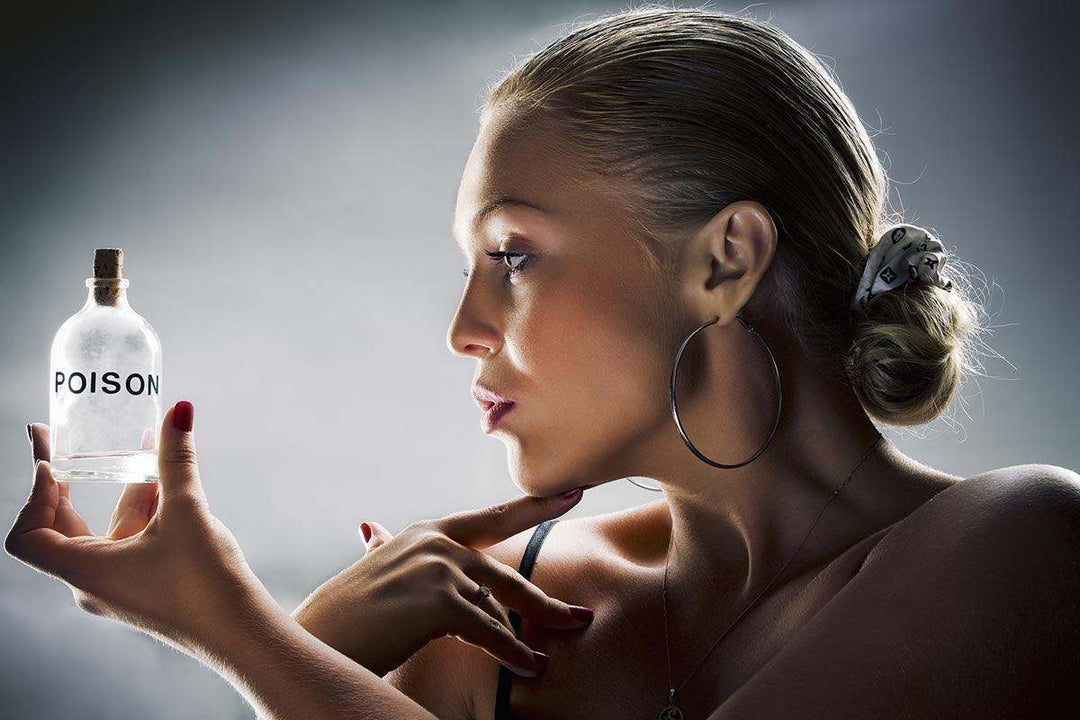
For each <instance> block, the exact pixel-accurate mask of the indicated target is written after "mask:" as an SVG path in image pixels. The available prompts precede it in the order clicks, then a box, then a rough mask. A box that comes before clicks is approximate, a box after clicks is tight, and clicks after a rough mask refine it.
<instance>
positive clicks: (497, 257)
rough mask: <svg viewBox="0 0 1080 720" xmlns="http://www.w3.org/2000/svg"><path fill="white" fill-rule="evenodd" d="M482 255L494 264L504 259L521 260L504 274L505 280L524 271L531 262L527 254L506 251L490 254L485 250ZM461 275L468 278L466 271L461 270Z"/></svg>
mask: <svg viewBox="0 0 1080 720" xmlns="http://www.w3.org/2000/svg"><path fill="white" fill-rule="evenodd" d="M484 254H485V255H487V256H488V257H489V258H491V259H492V260H494V261H495V262H500V261H504V260H505V259H506V258H522V260H521V262H519V263H518V264H517V265H514V266H509V267H510V270H509V271H508V272H507V273H506V277H507V278H510V277H513V276H515V275H517V274H518V273H520V272H521V271H522V269H524V267H525V266H526V265H528V264H529V261H530V260H531V258H530V257H529V254H528V253H522V252H512V251H508V250H500V251H499V252H491V251H490V250H485V251H484ZM461 274H462V275H463V276H465V277H469V271H468V269H465V270H462V271H461Z"/></svg>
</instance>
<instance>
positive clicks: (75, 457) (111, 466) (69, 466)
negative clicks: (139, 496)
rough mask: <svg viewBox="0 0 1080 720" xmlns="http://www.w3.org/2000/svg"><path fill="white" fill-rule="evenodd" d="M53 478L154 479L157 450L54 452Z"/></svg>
mask: <svg viewBox="0 0 1080 720" xmlns="http://www.w3.org/2000/svg"><path fill="white" fill-rule="evenodd" d="M52 470H53V478H54V479H56V480H63V481H65V482H104V483H143V482H156V481H157V479H158V472H157V451H156V450H133V451H121V452H111V453H71V454H68V455H58V456H54V457H53V459H52Z"/></svg>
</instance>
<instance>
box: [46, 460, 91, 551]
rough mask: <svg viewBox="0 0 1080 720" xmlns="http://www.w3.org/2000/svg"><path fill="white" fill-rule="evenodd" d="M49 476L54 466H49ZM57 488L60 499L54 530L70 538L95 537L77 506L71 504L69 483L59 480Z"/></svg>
mask: <svg viewBox="0 0 1080 720" xmlns="http://www.w3.org/2000/svg"><path fill="white" fill-rule="evenodd" d="M49 474H50V476H51V475H52V465H49ZM56 486H57V489H58V490H59V492H60V499H59V501H58V502H57V505H56V518H55V519H54V520H53V529H54V530H56V531H57V532H59V533H60V534H62V535H66V536H68V537H76V536H78V535H93V534H94V531H93V530H91V529H90V526H89V525H87V524H86V521H85V520H83V519H82V516H81V515H79V513H78V512H77V511H76V510H75V505H74V504H72V502H71V492H70V488H69V487H68V483H67V482H65V481H63V480H57V481H56Z"/></svg>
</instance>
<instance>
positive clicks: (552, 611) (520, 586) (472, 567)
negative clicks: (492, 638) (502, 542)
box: [458, 548, 593, 630]
mask: <svg viewBox="0 0 1080 720" xmlns="http://www.w3.org/2000/svg"><path fill="white" fill-rule="evenodd" d="M462 552H463V553H467V556H466V557H465V558H462V559H461V560H459V561H458V563H459V567H461V568H462V569H463V570H464V571H465V572H466V574H468V575H469V576H470V577H471V578H473V579H474V580H476V581H477V583H483V584H484V585H487V586H488V587H490V588H491V592H492V593H493V594H494V595H495V597H496V598H498V600H499V602H500V603H503V604H505V605H507V606H508V607H511V608H513V609H514V610H516V611H517V613H518V614H519V615H521V616H522V617H523V618H526V619H528V620H529V621H530V622H536V623H539V624H541V625H546V626H547V627H550V628H555V629H557V630H579V629H581V628H583V627H586V626H588V625H589V623H591V622H592V618H593V612H592V610H590V609H589V608H586V607H581V606H578V605H571V604H569V603H566V602H563V601H562V600H556V599H555V598H553V597H551V596H550V595H548V594H547V593H545V592H544V591H543V590H541V589H540V588H538V587H537V586H536V585H534V584H533V583H531V582H529V581H528V580H526V579H525V576H524V575H522V574H521V573H520V572H518V571H517V570H515V569H514V568H512V567H510V566H509V565H505V564H504V563H501V562H499V561H498V560H496V559H495V558H493V557H491V556H490V555H487V554H485V553H484V552H483V551H479V550H470V549H469V548H463V549H462Z"/></svg>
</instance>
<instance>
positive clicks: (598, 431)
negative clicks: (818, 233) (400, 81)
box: [447, 115, 775, 496]
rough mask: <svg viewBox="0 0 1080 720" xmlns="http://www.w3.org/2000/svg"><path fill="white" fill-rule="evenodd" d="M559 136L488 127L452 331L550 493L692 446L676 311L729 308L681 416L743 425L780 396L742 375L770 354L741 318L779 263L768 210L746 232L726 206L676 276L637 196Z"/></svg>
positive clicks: (510, 441) (754, 437)
mask: <svg viewBox="0 0 1080 720" xmlns="http://www.w3.org/2000/svg"><path fill="white" fill-rule="evenodd" d="M552 132H553V129H552V128H550V127H546V126H545V125H543V124H542V123H540V122H538V121H534V122H531V123H521V122H515V121H514V120H512V119H511V120H506V119H504V118H500V116H499V115H494V116H492V117H491V118H490V119H489V120H488V121H487V122H485V123H484V124H483V126H482V127H481V130H480V133H479V135H478V137H477V140H476V142H475V144H474V146H473V148H472V151H471V152H470V154H469V158H468V161H467V163H466V166H465V170H464V173H463V176H462V179H461V184H460V186H459V188H458V196H457V203H456V207H455V216H454V226H453V234H454V236H455V238H456V239H457V242H458V244H459V246H460V247H461V248H462V250H463V252H464V254H465V257H466V263H467V273H468V275H467V279H466V280H465V287H464V289H463V292H462V296H461V299H460V301H459V304H458V307H457V311H456V313H455V314H454V317H453V320H452V322H451V324H450V327H449V330H448V332H447V344H448V346H449V348H450V350H451V352H452V353H453V354H455V355H460V356H470V357H473V358H475V360H476V373H475V377H474V383H475V384H478V385H481V386H483V387H486V388H488V389H491V390H494V391H495V392H497V393H499V394H501V395H503V396H505V397H507V398H509V399H510V400H512V401H514V403H515V405H514V407H513V408H512V409H511V410H510V411H509V412H508V413H507V414H505V415H504V416H503V417H501V418H500V419H499V420H498V422H497V424H496V425H495V427H494V428H492V430H491V433H492V434H493V435H494V436H496V437H498V438H500V439H501V440H502V441H503V442H504V443H505V445H506V448H507V452H508V464H509V469H510V473H511V475H512V477H513V480H514V482H515V483H516V484H517V485H518V487H520V488H521V489H522V490H523V491H525V492H526V493H528V494H530V495H538V496H542V495H550V494H553V493H555V492H561V491H562V490H566V489H570V488H573V487H576V486H578V485H596V484H599V483H602V482H607V481H608V480H614V479H620V478H624V477H632V476H646V477H659V475H657V474H655V473H653V472H650V471H651V470H654V469H655V468H656V462H657V458H660V457H663V456H665V455H667V456H669V457H670V456H672V453H686V450H685V448H684V447H683V446H682V442H681V440H680V439H679V437H678V435H677V431H676V429H675V425H674V422H673V421H672V415H671V406H670V404H669V403H670V401H669V378H670V375H671V368H672V361H673V356H674V352H675V350H676V349H677V348H678V346H679V342H680V340H681V338H682V337H683V336H684V335H685V334H686V333H685V332H683V331H676V330H675V329H674V328H676V327H679V328H681V327H683V326H685V325H687V322H689V321H686V320H684V321H680V320H679V318H686V317H689V316H691V315H697V316H709V315H710V314H711V317H716V316H717V315H724V314H727V317H726V318H725V322H724V323H723V324H722V325H723V326H722V327H721V328H720V329H719V330H718V331H717V333H716V334H714V336H713V339H712V341H711V346H710V344H709V343H702V344H701V347H702V348H708V349H707V350H701V351H700V355H701V357H700V358H699V359H696V360H695V359H693V358H692V356H693V355H694V353H692V352H688V353H687V356H686V357H687V360H685V361H684V362H685V368H686V370H687V375H686V377H687V378H688V379H689V378H690V377H691V376H693V375H695V374H697V372H698V371H697V370H695V369H694V368H695V367H698V366H700V367H703V368H707V369H705V370H701V372H702V373H707V374H708V377H709V383H708V385H709V387H708V389H707V390H705V389H703V390H702V391H701V392H697V391H694V392H693V394H692V395H691V396H688V397H687V398H686V403H685V406H684V398H683V391H682V390H681V389H680V390H679V396H678V402H679V410H680V416H681V417H682V418H683V422H684V423H685V422H686V418H687V417H693V418H695V420H694V422H695V424H696V423H698V422H699V420H697V419H696V418H703V419H704V420H703V421H705V422H708V421H710V418H711V422H715V418H716V416H718V415H719V416H720V417H722V418H723V417H739V416H740V414H742V413H744V412H745V408H747V407H752V406H753V404H754V403H755V402H758V401H759V399H760V398H762V397H765V396H766V395H767V393H769V392H771V391H772V388H773V385H772V382H771V379H769V378H767V377H766V376H765V375H762V376H761V381H760V383H758V384H755V383H753V382H748V381H747V379H746V376H745V375H744V373H743V371H742V368H744V367H747V366H749V367H754V366H756V367H757V368H758V369H764V367H765V366H764V365H763V364H762V362H761V358H760V357H757V358H749V357H748V355H747V353H748V352H749V353H753V352H760V348H759V346H758V345H757V343H755V342H754V341H753V340H749V339H748V337H747V335H748V334H747V333H745V332H744V331H743V330H742V329H741V328H739V327H738V323H736V322H734V321H733V320H734V313H735V312H736V311H737V309H738V308H740V307H742V305H743V304H744V303H745V302H746V299H747V298H748V297H749V295H750V294H751V293H752V292H753V289H754V286H755V285H756V284H757V281H758V280H759V279H760V276H761V274H762V273H763V272H764V269H765V267H767V265H768V264H769V260H770V259H771V253H772V250H773V248H774V245H771V244H770V243H773V242H774V239H775V228H774V226H772V225H771V220H770V218H769V216H768V213H767V212H765V211H764V210H763V209H762V208H760V206H756V208H755V206H751V207H750V209H749V212H748V213H742V214H741V217H748V218H750V222H745V221H740V222H739V223H738V225H739V227H740V228H741V229H737V230H736V231H732V230H731V228H732V227H735V223H734V221H733V220H732V219H731V218H732V212H734V211H733V210H726V211H724V212H721V213H718V214H717V218H718V220H715V221H710V222H709V223H707V224H706V228H705V229H704V230H703V231H702V232H700V233H699V234H698V235H697V237H695V238H694V239H693V240H692V241H691V243H690V244H689V245H688V246H687V247H688V248H689V251H688V252H684V253H683V255H684V256H685V257H686V258H688V259H687V260H680V267H679V268H678V269H677V271H676V272H675V273H674V275H673V276H672V277H665V276H664V275H663V274H661V273H659V272H657V271H656V270H655V269H654V267H653V265H652V264H651V258H650V257H649V256H648V252H647V250H646V249H645V247H644V246H643V244H642V243H641V242H638V241H637V240H636V238H635V236H636V237H638V238H640V237H641V233H642V230H641V227H640V226H639V225H637V224H636V223H635V220H634V219H633V215H632V214H631V212H630V211H629V209H628V208H627V206H626V203H627V202H628V200H627V198H628V197H629V196H630V193H628V192H626V191H625V189H620V187H619V185H620V183H619V182H618V181H617V180H613V179H611V178H605V177H600V176H598V175H596V174H591V173H587V172H584V171H582V170H580V169H579V168H577V167H576V166H575V163H574V161H573V159H572V158H568V157H566V155H564V154H560V153H559V152H558V151H557V150H556V149H555V148H556V144H554V143H553V142H552ZM733 205H734V204H733ZM740 205H743V203H740ZM731 207H732V206H729V208H731ZM713 228H719V229H718V230H716V231H713ZM770 233H772V234H771V235H770ZM742 237H746V238H747V240H746V241H745V242H744V241H743V240H742V239H741V238H742ZM733 238H734V240H735V241H734V242H732V239H733ZM489 253H506V255H505V256H496V257H490V256H489ZM717 254H719V258H720V262H719V263H718V260H717ZM729 278H730V280H731V281H730V282H726V283H725V282H724V281H725V280H726V279H729ZM725 308H732V309H731V310H730V312H728V310H726V309H725ZM694 319H696V318H694ZM683 370H684V366H683V365H680V376H679V380H678V382H679V383H683V382H684V381H683V377H684V375H683ZM755 385H756V386H757V387H755ZM764 402H765V403H766V404H765V405H764V406H765V407H772V402H773V401H772V400H765V401H764ZM684 410H685V412H684ZM756 416H758V417H759V418H760V422H761V423H763V424H762V425H761V426H760V427H758V426H757V425H756V424H755V423H753V422H750V423H744V422H743V421H742V420H741V419H740V422H739V423H738V425H739V427H740V428H741V429H743V430H747V431H748V435H747V437H746V438H745V442H746V443H749V444H746V445H741V444H739V439H738V438H736V440H735V442H736V449H735V450H734V453H742V454H743V455H735V456H736V457H741V456H744V455H746V454H749V453H750V452H752V451H753V449H754V447H756V445H753V443H760V438H761V437H763V433H764V432H765V431H766V429H765V428H766V426H765V425H764V423H766V422H767V421H768V420H769V419H770V417H769V414H768V413H760V412H758V413H756ZM699 427H700V425H699ZM713 427H715V425H714V426H713ZM712 435H717V433H712ZM719 435H720V436H722V437H725V438H726V437H727V436H729V435H735V433H726V432H724V433H719ZM716 447H718V446H716V445H714V446H713V448H716ZM730 450H731V449H730V448H728V449H727V450H721V453H724V452H729V451H730ZM720 456H721V457H723V456H724V455H723V454H721V455H720Z"/></svg>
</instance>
